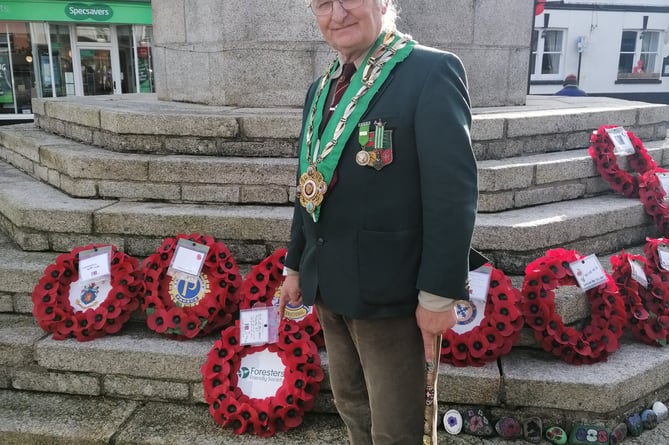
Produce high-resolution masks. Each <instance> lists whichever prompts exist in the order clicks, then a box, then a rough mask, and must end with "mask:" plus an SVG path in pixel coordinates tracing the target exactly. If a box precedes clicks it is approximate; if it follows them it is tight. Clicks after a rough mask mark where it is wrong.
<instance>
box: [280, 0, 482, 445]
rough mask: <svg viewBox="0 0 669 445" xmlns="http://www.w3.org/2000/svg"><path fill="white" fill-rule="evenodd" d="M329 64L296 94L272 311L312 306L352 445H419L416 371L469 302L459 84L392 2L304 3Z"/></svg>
mask: <svg viewBox="0 0 669 445" xmlns="http://www.w3.org/2000/svg"><path fill="white" fill-rule="evenodd" d="M309 6H310V8H311V10H312V11H313V13H314V15H315V17H316V21H317V22H318V27H319V28H320V31H321V33H322V34H323V37H324V38H325V40H326V42H327V43H328V44H329V45H330V46H331V47H332V48H334V50H336V52H337V56H336V58H335V59H334V60H333V62H332V63H331V65H330V66H329V68H328V69H327V71H326V72H325V74H324V75H323V76H322V77H321V78H320V79H318V80H317V81H316V82H315V83H314V84H312V85H311V87H310V88H309V91H308V93H307V97H306V102H305V107H304V113H303V116H304V119H303V128H302V134H301V136H300V147H301V149H300V162H299V172H298V178H299V182H298V185H297V198H296V203H295V212H294V216H293V222H292V229H291V241H290V244H289V246H288V254H287V257H286V267H287V270H288V276H287V277H286V280H285V282H284V284H283V287H282V292H281V299H280V303H279V312H280V313H281V314H282V315H283V309H284V307H285V305H286V304H301V303H303V304H307V305H311V304H314V303H315V304H316V310H317V313H318V316H319V319H320V321H321V325H322V327H323V331H324V334H325V346H326V349H327V353H328V359H329V370H330V380H331V385H332V391H333V393H334V398H335V403H336V406H337V409H338V411H339V413H340V415H341V417H342V418H343V420H344V422H345V424H346V426H347V429H348V432H349V438H350V442H351V444H353V445H370V444H374V445H390V444H398V445H399V444H402V445H413V444H416V445H417V444H420V443H422V438H423V412H424V407H425V392H424V390H425V388H424V372H425V361H426V359H427V360H431V359H432V358H433V357H432V356H433V355H434V354H433V352H432V350H433V348H432V344H433V341H434V338H435V335H438V334H440V333H442V332H443V331H445V330H447V329H450V328H451V327H452V326H453V325H454V324H455V322H456V317H455V313H454V310H453V306H454V300H457V299H465V300H467V299H468V298H469V296H468V289H467V273H468V267H469V252H470V244H471V237H472V232H473V229H474V221H475V216H476V207H477V199H478V191H477V168H476V161H475V159H474V155H473V152H472V147H471V140H470V124H471V110H470V102H469V95H468V91H467V84H466V76H465V72H464V68H463V66H462V64H461V62H460V60H459V59H458V58H457V57H456V56H454V55H453V54H451V53H448V52H443V51H438V50H436V49H432V48H427V47H424V46H420V45H418V44H416V42H415V41H413V40H412V39H411V37H410V36H407V35H404V34H402V33H400V32H398V31H397V30H396V29H395V23H394V22H395V18H396V16H397V14H396V8H395V5H394V4H393V0H336V1H331V0H312V1H311V2H310V3H309Z"/></svg>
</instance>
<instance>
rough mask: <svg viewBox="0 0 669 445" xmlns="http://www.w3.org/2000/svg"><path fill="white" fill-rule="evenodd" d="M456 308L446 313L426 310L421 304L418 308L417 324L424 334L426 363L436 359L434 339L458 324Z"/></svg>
mask: <svg viewBox="0 0 669 445" xmlns="http://www.w3.org/2000/svg"><path fill="white" fill-rule="evenodd" d="M457 321H458V320H457V318H456V316H455V307H453V308H452V309H450V310H448V311H445V312H433V311H429V310H427V309H425V308H424V307H423V306H421V305H420V304H419V305H418V306H417V307H416V323H418V327H419V328H420V332H421V333H422V334H423V347H424V348H425V361H426V362H431V361H432V360H433V359H434V357H433V355H434V352H433V350H434V348H433V346H432V345H433V343H434V338H435V336H437V335H439V334H442V333H443V332H445V331H447V330H449V329H451V328H452V327H453V326H455V323H456V322H457Z"/></svg>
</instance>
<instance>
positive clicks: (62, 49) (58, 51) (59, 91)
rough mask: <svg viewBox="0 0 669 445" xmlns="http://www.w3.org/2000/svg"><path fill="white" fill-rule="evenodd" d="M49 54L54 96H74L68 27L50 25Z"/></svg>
mask: <svg viewBox="0 0 669 445" xmlns="http://www.w3.org/2000/svg"><path fill="white" fill-rule="evenodd" d="M49 33H50V36H51V54H52V56H53V72H54V82H53V88H54V89H55V92H56V94H55V95H56V96H58V97H61V96H74V95H75V88H74V67H73V65H72V46H71V45H70V27H69V26H68V25H56V24H51V25H50V26H49Z"/></svg>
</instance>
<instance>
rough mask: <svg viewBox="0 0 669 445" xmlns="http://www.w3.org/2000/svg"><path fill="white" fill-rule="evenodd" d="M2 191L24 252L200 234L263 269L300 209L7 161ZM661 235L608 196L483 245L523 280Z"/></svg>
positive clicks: (548, 208) (637, 210) (486, 225)
mask: <svg viewBox="0 0 669 445" xmlns="http://www.w3.org/2000/svg"><path fill="white" fill-rule="evenodd" d="M0 183H1V184H2V188H1V189H0V229H1V230H2V231H3V232H5V233H7V234H8V235H9V237H10V239H12V240H13V241H14V242H16V243H17V244H18V246H19V247H21V249H23V250H31V251H69V250H71V249H72V248H73V247H75V246H79V245H84V244H89V243H92V242H98V243H110V244H114V245H116V246H117V247H118V248H120V249H122V250H124V251H125V252H127V253H129V254H130V255H136V256H147V255H149V254H150V253H152V252H153V251H154V250H155V249H156V248H157V247H158V245H159V244H160V241H161V240H162V239H163V238H164V237H166V236H173V235H175V234H177V233H192V232H199V233H205V234H209V235H212V236H214V237H216V238H217V239H220V240H222V241H224V242H226V244H228V245H229V247H230V248H231V251H232V252H233V254H234V255H235V256H236V257H237V258H238V261H240V262H257V261H259V260H262V259H263V258H265V257H266V256H267V255H268V254H269V253H271V252H272V251H273V250H274V249H276V248H278V247H281V246H285V245H286V244H287V242H288V236H289V233H290V223H291V218H292V207H291V206H258V205H247V206H227V205H223V204H210V205H202V204H178V203H161V202H133V201H118V200H103V199H78V198H71V197H69V196H67V195H66V194H65V193H63V192H61V191H59V190H57V189H54V188H53V187H51V186H49V185H47V184H44V183H42V182H40V181H38V180H36V179H34V178H32V177H30V176H28V175H26V174H24V173H22V172H20V171H18V170H17V169H16V168H14V167H12V166H10V165H8V164H4V163H1V162H0ZM656 234H657V230H656V228H655V226H654V224H653V222H652V220H651V218H650V217H648V216H647V215H646V213H645V211H644V209H643V205H642V203H641V202H640V201H639V200H635V199H627V198H623V197H621V196H618V195H602V196H595V197H590V198H582V199H576V200H572V201H562V202H555V203H549V204H542V205H537V206H533V207H526V208H522V209H514V210H507V211H504V212H499V213H481V214H479V215H478V217H477V222H476V227H475V231H474V238H473V245H474V247H476V248H477V249H480V250H482V251H484V252H485V253H487V254H488V255H490V257H491V259H493V260H494V262H495V264H496V265H497V267H499V268H501V269H503V270H504V271H505V272H507V273H509V274H522V273H523V270H524V265H525V264H527V263H528V262H529V261H531V260H533V259H535V258H537V257H538V256H542V255H543V252H545V250H546V249H549V248H553V247H565V248H575V249H577V250H581V249H582V250H585V251H587V252H589V253H606V252H613V251H615V250H619V249H620V248H623V247H627V246H631V245H635V244H642V243H643V242H644V240H645V238H646V237H647V236H656Z"/></svg>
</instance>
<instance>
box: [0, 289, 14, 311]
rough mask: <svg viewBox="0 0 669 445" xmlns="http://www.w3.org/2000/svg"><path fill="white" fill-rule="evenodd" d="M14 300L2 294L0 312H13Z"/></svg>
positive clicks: (0, 295) (0, 296)
mask: <svg viewBox="0 0 669 445" xmlns="http://www.w3.org/2000/svg"><path fill="white" fill-rule="evenodd" d="M13 311H14V299H13V297H12V296H11V295H9V294H6V293H2V292H0V312H13Z"/></svg>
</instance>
